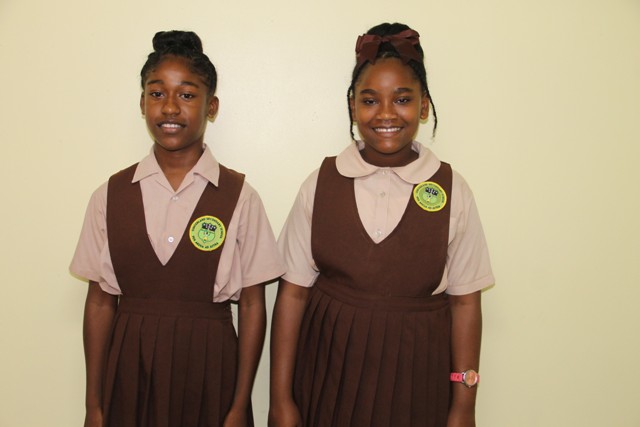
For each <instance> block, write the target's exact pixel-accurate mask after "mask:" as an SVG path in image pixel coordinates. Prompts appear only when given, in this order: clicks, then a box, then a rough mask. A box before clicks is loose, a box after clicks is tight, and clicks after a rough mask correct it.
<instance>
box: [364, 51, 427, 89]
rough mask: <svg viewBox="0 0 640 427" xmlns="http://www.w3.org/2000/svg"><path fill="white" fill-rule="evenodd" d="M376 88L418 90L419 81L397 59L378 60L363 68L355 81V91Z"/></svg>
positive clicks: (410, 70)
mask: <svg viewBox="0 0 640 427" xmlns="http://www.w3.org/2000/svg"><path fill="white" fill-rule="evenodd" d="M376 87H394V88H398V87H404V88H410V89H416V90H419V89H420V80H419V79H418V77H417V76H416V74H415V72H414V71H413V69H412V68H411V67H410V66H408V65H405V64H404V63H403V62H402V61H401V60H400V59H398V58H382V59H378V60H377V61H376V63H375V64H368V65H366V66H365V67H364V69H363V70H362V72H361V73H360V76H359V77H358V80H357V81H356V91H358V90H362V89H368V88H372V89H375V88H376Z"/></svg>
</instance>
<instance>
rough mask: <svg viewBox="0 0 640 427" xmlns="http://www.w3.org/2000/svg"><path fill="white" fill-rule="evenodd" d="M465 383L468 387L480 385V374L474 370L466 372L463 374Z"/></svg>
mask: <svg viewBox="0 0 640 427" xmlns="http://www.w3.org/2000/svg"><path fill="white" fill-rule="evenodd" d="M463 381H464V384H465V385H466V386H467V387H472V386H474V385H476V384H478V373H477V372H476V371H474V370H473V369H469V370H468V371H465V372H464V374H463Z"/></svg>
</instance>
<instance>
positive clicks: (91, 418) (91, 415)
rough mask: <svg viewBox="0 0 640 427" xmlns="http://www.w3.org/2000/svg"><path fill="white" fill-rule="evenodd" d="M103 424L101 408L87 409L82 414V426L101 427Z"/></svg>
mask: <svg viewBox="0 0 640 427" xmlns="http://www.w3.org/2000/svg"><path fill="white" fill-rule="evenodd" d="M103 425H104V420H103V419H102V409H92V410H87V413H86V415H85V416H84V427H102V426H103Z"/></svg>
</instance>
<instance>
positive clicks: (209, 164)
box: [132, 144, 220, 187]
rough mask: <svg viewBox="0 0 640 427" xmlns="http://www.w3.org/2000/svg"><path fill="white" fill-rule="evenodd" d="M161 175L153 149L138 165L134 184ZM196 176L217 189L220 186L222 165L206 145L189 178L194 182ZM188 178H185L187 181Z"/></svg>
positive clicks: (188, 174)
mask: <svg viewBox="0 0 640 427" xmlns="http://www.w3.org/2000/svg"><path fill="white" fill-rule="evenodd" d="M161 173H162V169H160V165H159V164H158V161H157V160H156V156H155V154H154V153H153V147H152V148H151V151H150V152H149V154H148V155H147V156H146V157H145V158H144V159H142V160H141V161H140V163H139V164H138V167H137V168H136V172H135V174H134V175H133V180H132V182H137V181H140V180H143V179H145V178H148V177H150V176H152V175H156V174H161ZM195 174H197V175H200V176H202V177H204V178H205V179H206V180H207V181H209V182H210V183H212V184H213V185H215V186H216V187H217V186H218V179H219V178H220V163H218V161H217V160H216V158H215V157H214V156H213V153H211V150H210V149H209V147H208V146H207V145H206V144H205V145H204V151H203V152H202V155H201V156H200V158H199V159H198V162H197V163H196V164H195V166H193V168H192V169H191V170H190V171H189V172H188V173H187V177H190V181H191V180H193V175H195ZM187 177H185V181H186V180H187Z"/></svg>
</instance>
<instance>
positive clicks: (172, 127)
mask: <svg viewBox="0 0 640 427" xmlns="http://www.w3.org/2000/svg"><path fill="white" fill-rule="evenodd" d="M158 127H159V128H160V129H162V130H165V131H169V132H172V131H177V130H179V129H182V128H184V127H185V126H184V125H182V124H180V123H173V122H162V123H159V124H158Z"/></svg>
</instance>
